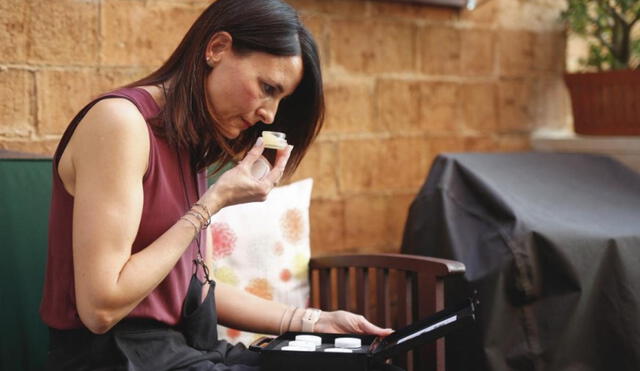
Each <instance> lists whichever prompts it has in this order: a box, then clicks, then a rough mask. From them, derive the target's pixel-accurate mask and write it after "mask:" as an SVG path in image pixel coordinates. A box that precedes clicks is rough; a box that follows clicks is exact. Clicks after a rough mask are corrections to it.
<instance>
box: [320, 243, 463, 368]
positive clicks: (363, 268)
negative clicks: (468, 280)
mask: <svg viewBox="0 0 640 371" xmlns="http://www.w3.org/2000/svg"><path fill="white" fill-rule="evenodd" d="M464 270H465V267H464V264H462V263H460V262H457V261H453V260H446V259H436V258H430V257H424V256H416V255H405V254H362V255H361V254H357V255H337V256H325V257H313V258H311V261H310V263H309V282H310V284H311V306H313V307H315V308H320V309H323V310H337V309H345V310H349V311H352V312H354V313H358V314H362V315H364V316H365V317H367V318H368V319H369V320H370V321H372V322H373V323H375V324H377V325H379V326H382V327H389V328H394V329H398V328H402V327H404V326H406V325H408V324H410V323H412V322H415V321H417V320H419V319H422V318H425V317H427V316H429V315H430V314H433V313H435V312H437V311H439V310H442V309H444V282H443V280H444V278H445V277H447V276H451V275H456V274H463V273H464ZM444 346H445V344H444V339H440V340H438V341H437V342H436V343H434V344H427V345H425V346H422V347H420V348H418V349H415V350H413V351H411V352H409V353H408V354H407V355H406V356H403V357H398V358H397V359H396V358H394V359H393V364H394V365H397V366H399V367H402V368H404V369H406V370H408V371H423V370H434V371H435V370H437V371H444V370H445V353H444Z"/></svg>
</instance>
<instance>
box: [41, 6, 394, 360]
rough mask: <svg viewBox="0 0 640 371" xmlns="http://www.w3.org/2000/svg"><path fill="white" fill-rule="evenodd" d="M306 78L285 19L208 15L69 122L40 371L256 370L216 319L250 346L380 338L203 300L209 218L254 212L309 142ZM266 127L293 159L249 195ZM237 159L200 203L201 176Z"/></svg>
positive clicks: (301, 52)
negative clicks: (236, 210) (280, 134)
mask: <svg viewBox="0 0 640 371" xmlns="http://www.w3.org/2000/svg"><path fill="white" fill-rule="evenodd" d="M319 66H320V64H319V60H318V55H317V49H316V45H315V42H314V41H313V39H312V37H311V35H310V34H309V32H308V31H307V30H306V29H305V28H304V27H303V26H302V25H301V24H300V21H299V19H298V17H297V14H296V12H295V11H294V10H293V9H292V8H290V7H289V6H288V5H286V4H285V3H283V2H281V1H280V0H218V1H216V2H215V3H214V4H212V5H211V6H209V8H207V9H206V10H205V11H204V13H203V14H202V15H201V16H200V17H199V18H198V20H196V22H195V23H194V24H193V26H192V27H191V29H190V30H189V31H188V33H187V34H186V36H185V37H184V39H183V41H182V42H181V44H180V45H179V46H178V48H177V49H176V51H175V52H174V53H173V55H172V56H171V57H170V58H169V60H168V61H167V62H166V63H165V64H164V65H163V66H162V67H160V68H159V69H158V70H157V71H155V72H153V73H152V74H151V75H149V76H147V77H145V78H143V79H142V80H140V81H137V82H135V83H133V84H131V85H129V86H127V87H126V88H123V89H119V90H117V91H115V92H112V93H109V94H106V95H103V96H102V97H99V98H98V99H96V100H95V101H93V102H91V103H90V104H89V105H87V106H86V107H85V108H84V109H83V110H82V111H81V112H80V113H79V114H78V115H77V116H76V117H75V118H74V120H73V121H72V122H71V124H70V125H69V128H68V129H67V131H66V132H65V134H64V135H63V138H62V140H61V142H60V145H59V147H58V149H57V151H56V154H55V156H54V181H53V193H52V207H51V217H50V238H49V240H50V243H49V256H48V265H47V273H46V283H45V288H44V296H43V301H42V306H41V315H42V318H43V320H44V322H45V323H46V324H47V325H49V327H50V329H51V330H50V333H51V344H50V353H49V360H48V361H49V367H50V368H51V369H64V370H72V369H73V370H80V369H136V370H138V369H140V370H145V369H148V370H164V369H189V370H223V369H225V370H226V369H229V370H244V369H247V370H248V369H255V367H257V364H258V361H257V359H256V356H255V354H254V353H252V352H248V351H246V350H244V349H243V348H242V347H241V346H236V347H231V346H230V345H229V344H227V343H225V342H218V341H217V340H216V333H215V328H216V327H215V326H216V315H217V318H219V320H220V323H222V324H225V325H228V326H233V327H237V328H242V329H246V330H250V331H254V332H262V333H280V332H283V331H286V330H292V331H299V330H305V331H316V332H344V333H371V334H376V335H386V334H388V333H389V332H390V330H384V329H381V328H379V327H376V326H374V325H373V324H371V323H369V322H368V321H367V320H365V319H364V318H363V317H361V316H356V315H354V314H351V313H348V312H344V311H336V312H319V311H317V310H316V311H314V310H305V309H300V308H289V307H287V306H285V305H282V304H279V303H275V302H270V301H266V300H263V299H261V298H258V297H255V296H252V295H250V294H248V293H246V292H243V291H240V290H237V289H235V288H232V287H229V286H226V285H224V284H218V285H215V283H214V282H213V281H211V280H210V279H209V276H208V270H207V268H206V266H205V265H204V264H203V263H202V251H201V250H200V240H199V235H200V233H201V230H202V229H203V228H205V227H206V225H207V222H208V220H209V218H210V216H211V215H212V214H215V213H216V212H217V211H218V210H220V209H221V208H222V207H224V206H228V205H232V204H238V203H243V202H253V201H261V200H264V199H265V197H266V196H267V194H268V193H269V191H270V190H271V189H272V188H273V187H274V186H275V184H276V183H277V182H278V181H279V180H280V179H281V177H282V176H283V174H290V173H291V172H293V170H294V169H295V168H296V166H297V165H298V164H299V162H300V160H301V159H302V157H303V155H304V153H305V151H306V149H307V148H308V146H309V145H310V143H311V142H312V140H313V139H314V137H315V136H316V135H317V133H318V131H319V129H320V127H321V122H322V117H323V109H324V102H323V90H322V78H321V73H320V67H319ZM267 127H268V128H269V129H270V130H276V131H284V132H286V133H287V138H288V141H289V143H290V144H292V145H293V146H291V145H289V146H288V147H287V148H285V149H283V150H279V151H278V152H277V155H276V156H275V160H274V166H273V169H272V170H271V171H270V172H269V173H268V174H267V175H265V176H264V177H263V178H261V179H257V178H254V177H253V176H252V175H251V166H252V165H253V163H254V162H255V161H256V160H257V159H258V158H259V157H260V156H261V154H262V151H263V144H262V141H261V140H260V139H259V138H258V136H259V134H260V132H261V131H262V130H263V129H266V128H267ZM243 156H244V158H243V159H242V160H241V161H239V162H238V164H237V166H235V167H234V168H232V169H231V170H229V171H227V172H225V173H224V174H223V175H222V176H221V177H220V178H219V180H218V181H217V182H216V183H215V184H214V185H213V186H212V187H210V188H209V189H205V187H204V184H205V182H204V172H205V169H206V168H207V167H208V166H210V165H212V164H224V163H227V162H228V161H230V160H232V159H236V158H242V157H243ZM214 286H215V294H214V290H213V288H214ZM214 295H215V300H214ZM252 365H253V366H255V367H251V366H252Z"/></svg>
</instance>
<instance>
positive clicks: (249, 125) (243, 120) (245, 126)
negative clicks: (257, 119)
mask: <svg viewBox="0 0 640 371" xmlns="http://www.w3.org/2000/svg"><path fill="white" fill-rule="evenodd" d="M242 123H243V124H244V128H245V129H249V128H250V127H251V126H253V125H251V123H250V122H249V121H247V120H245V119H242Z"/></svg>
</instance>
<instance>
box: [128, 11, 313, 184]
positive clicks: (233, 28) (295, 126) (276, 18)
mask: <svg viewBox="0 0 640 371" xmlns="http://www.w3.org/2000/svg"><path fill="white" fill-rule="evenodd" d="M220 31H226V32H228V33H229V34H230V35H231V37H232V45H233V50H234V52H237V53H240V54H248V53H251V52H254V51H259V52H265V53H269V54H272V55H277V56H294V55H299V56H300V57H301V58H302V62H303V76H302V80H301V82H300V84H299V85H298V87H297V88H296V90H295V91H294V92H293V93H292V94H291V95H290V96H289V97H287V98H286V99H283V100H282V102H281V103H280V106H279V109H278V112H277V114H276V117H275V120H274V122H273V123H272V124H270V125H269V126H268V128H267V127H266V126H265V124H263V123H259V124H257V125H254V126H253V127H251V128H250V129H247V130H245V131H244V132H242V134H241V135H240V136H238V137H237V138H235V139H232V140H229V139H227V138H225V137H224V136H223V135H222V133H221V132H220V131H219V130H218V129H217V127H218V126H217V124H216V123H215V122H214V119H213V118H212V117H211V115H210V113H209V111H208V109H207V106H206V102H205V88H204V84H205V80H206V76H207V75H208V73H209V72H210V68H209V66H207V64H206V59H205V51H206V47H207V44H208V42H209V40H210V39H211V37H212V36H213V35H214V34H215V33H216V32H220ZM169 80H171V84H170V85H168V86H166V84H165V83H166V82H168V81H169ZM142 85H161V86H166V87H167V89H166V92H165V93H166V104H165V106H164V107H163V109H162V111H161V112H160V114H159V115H158V117H157V120H156V123H157V125H154V130H155V132H156V133H157V134H159V135H161V136H163V137H164V138H166V139H167V140H168V141H169V143H171V144H172V145H173V146H174V147H175V148H176V149H178V150H184V149H187V150H188V152H189V155H190V158H191V164H192V166H193V167H194V168H195V169H196V170H198V171H199V170H202V169H204V168H206V167H208V166H210V165H212V164H216V165H217V166H216V170H218V169H219V168H220V167H222V166H224V165H225V164H226V163H227V162H229V161H230V160H232V159H236V158H237V157H239V156H240V155H242V154H244V153H245V152H246V151H247V150H248V149H250V148H251V146H252V145H253V144H254V142H255V140H256V139H257V138H258V136H259V135H260V133H261V131H262V130H264V129H267V130H274V131H282V132H285V133H286V134H287V141H288V142H289V144H292V145H293V146H294V149H293V152H292V154H291V157H290V159H289V162H288V164H287V169H286V171H285V174H286V175H290V174H291V173H292V172H293V171H294V170H295V169H296V167H297V166H298V164H299V163H300V161H301V160H302V157H303V156H304V154H305V152H306V150H307V148H308V147H309V145H310V144H311V142H312V141H313V139H314V138H315V137H316V136H317V135H318V132H319V131H320V128H321V126H322V121H323V118H324V92H323V87H322V74H321V71H320V60H319V56H318V49H317V46H316V43H315V41H314V40H313V37H312V36H311V33H309V31H308V30H307V29H306V28H305V27H304V26H303V25H302V23H301V22H300V19H299V17H298V14H297V12H296V11H295V10H294V9H293V8H292V7H291V6H289V5H288V4H286V3H284V2H283V1H281V0H218V1H216V2H214V3H213V4H211V5H210V6H209V7H208V8H207V9H206V10H205V11H204V12H203V13H202V14H201V15H200V17H198V19H197V20H196V21H195V23H194V24H193V25H192V26H191V28H190V29H189V31H188V32H187V34H186V35H185V37H184V38H183V39H182V41H181V42H180V45H178V47H177V48H176V50H175V51H174V52H173V54H172V55H171V57H169V59H168V60H167V61H166V62H165V63H164V64H163V65H162V66H161V67H160V68H159V69H158V70H156V71H155V72H153V73H151V74H150V75H149V76H147V77H144V78H143V79H141V80H139V81H136V82H134V83H132V84H129V85H128V86H129V87H132V86H142Z"/></svg>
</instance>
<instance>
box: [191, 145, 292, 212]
mask: <svg viewBox="0 0 640 371" xmlns="http://www.w3.org/2000/svg"><path fill="white" fill-rule="evenodd" d="M292 149H293V146H291V145H289V146H287V147H286V148H285V149H282V150H278V152H277V155H276V161H275V165H274V167H273V168H272V169H271V171H269V172H268V173H267V174H266V175H265V176H264V177H262V178H260V179H258V178H256V177H254V176H253V175H252V174H251V167H252V166H253V164H254V162H256V161H257V160H258V158H260V156H261V155H262V152H263V151H264V142H263V140H262V138H258V140H257V141H256V144H255V145H254V146H253V148H251V150H250V151H249V152H248V153H247V155H246V156H245V158H244V159H243V160H242V161H240V162H239V163H238V165H236V166H235V167H234V168H232V169H230V170H227V171H226V172H225V173H224V174H222V175H221V176H220V178H218V181H217V182H216V183H215V184H213V185H212V186H211V187H209V189H208V190H207V191H206V192H205V193H204V195H202V197H201V198H200V201H199V202H200V203H204V205H206V206H207V207H208V208H209V210H211V211H212V212H213V213H215V212H217V211H218V210H219V209H221V208H223V207H225V206H230V205H235V204H241V203H245V202H257V201H264V200H265V199H266V198H267V195H268V194H269V192H271V190H272V189H273V188H274V187H275V186H276V185H277V184H278V181H280V178H282V174H283V173H284V169H285V166H286V165H287V161H288V160H289V156H290V155H291V150H292Z"/></svg>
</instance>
